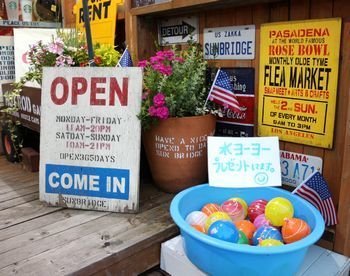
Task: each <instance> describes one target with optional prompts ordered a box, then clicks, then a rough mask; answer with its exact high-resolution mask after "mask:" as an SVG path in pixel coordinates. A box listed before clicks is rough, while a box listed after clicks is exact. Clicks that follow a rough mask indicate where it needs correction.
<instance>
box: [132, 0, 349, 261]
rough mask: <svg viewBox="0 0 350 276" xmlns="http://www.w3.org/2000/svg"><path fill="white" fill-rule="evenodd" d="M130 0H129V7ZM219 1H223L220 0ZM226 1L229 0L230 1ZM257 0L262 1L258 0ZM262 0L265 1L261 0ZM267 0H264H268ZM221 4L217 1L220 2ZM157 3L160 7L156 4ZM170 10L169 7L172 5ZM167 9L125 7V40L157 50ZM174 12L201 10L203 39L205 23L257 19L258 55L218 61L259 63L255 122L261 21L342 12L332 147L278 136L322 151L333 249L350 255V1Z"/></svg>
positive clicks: (291, 146)
mask: <svg viewBox="0 0 350 276" xmlns="http://www.w3.org/2000/svg"><path fill="white" fill-rule="evenodd" d="M128 2H130V1H126V5H127V6H126V10H129V9H130V7H129V6H128V5H130V3H128ZM219 2H220V1H219ZM221 2H225V1H221ZM226 2H228V1H226ZM256 2H259V1H256ZM261 2H263V1H261ZM264 2H266V1H264ZM217 6H219V4H218V5H217ZM155 9H156V8H155ZM168 13H169V11H168ZM165 15H166V16H168V14H165V13H164V12H162V13H154V14H153V15H140V13H137V12H135V13H134V14H133V11H132V10H131V14H130V13H128V12H127V13H126V34H127V41H128V44H129V46H130V49H131V52H132V54H133V56H134V57H136V59H137V58H139V59H144V58H148V57H149V56H150V55H152V54H153V53H154V50H155V48H154V41H155V40H156V38H157V28H156V20H157V19H158V18H162V17H164V16H165ZM170 15H198V16H199V18H200V21H199V22H200V23H199V24H200V42H201V43H202V42H203V34H202V31H203V28H209V27H223V26H234V25H246V24H254V25H255V27H256V58H255V59H254V60H252V61H247V60H243V61H242V60H218V61H216V63H215V66H216V67H219V66H220V67H254V68H255V93H256V97H255V98H256V103H255V107H256V110H255V122H257V113H258V112H257V106H258V104H257V100H258V94H257V93H258V91H259V90H258V78H259V45H260V25H261V24H262V23H267V22H278V21H292V20H303V19H317V18H330V17H341V18H342V38H341V52H340V63H339V79H338V96H337V106H336V119H335V131H334V146H333V149H331V150H328V149H323V148H317V147H312V146H306V145H301V144H295V143H290V142H280V148H281V149H284V150H287V151H292V152H298V153H304V154H307V155H313V156H319V157H321V158H322V159H323V175H324V177H325V178H326V180H327V181H328V183H329V186H330V190H331V193H332V196H333V200H334V202H335V205H336V208H337V210H338V218H339V224H338V225H337V227H334V228H332V229H331V231H332V230H333V231H334V232H335V242H334V250H335V251H337V252H340V253H342V254H345V255H348V256H350V158H349V154H350V139H349V138H350V112H349V111H348V110H349V104H350V97H349V92H350V1H348V0H289V1H279V2H273V3H261V4H254V5H248V6H225V7H224V8H217V7H215V6H213V5H211V6H210V8H209V7H207V8H206V7H205V6H204V7H201V10H200V11H199V10H193V11H192V12H191V10H187V11H184V10H179V11H178V12H177V11H170Z"/></svg>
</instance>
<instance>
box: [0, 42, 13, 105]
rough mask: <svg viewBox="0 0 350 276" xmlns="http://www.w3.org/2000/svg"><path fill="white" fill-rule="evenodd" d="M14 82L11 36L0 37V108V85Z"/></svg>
mask: <svg viewBox="0 0 350 276" xmlns="http://www.w3.org/2000/svg"><path fill="white" fill-rule="evenodd" d="M14 80H15V59H14V50H13V36H0V107H1V106H2V105H3V92H2V84H3V83H9V82H13V81H14Z"/></svg>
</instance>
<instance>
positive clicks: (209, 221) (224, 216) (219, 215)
mask: <svg viewBox="0 0 350 276" xmlns="http://www.w3.org/2000/svg"><path fill="white" fill-rule="evenodd" d="M217 220H229V221H232V219H231V218H230V216H229V215H228V214H227V213H225V212H215V213H212V214H211V215H210V216H209V217H208V218H207V220H206V221H205V226H204V227H205V232H206V233H208V229H209V227H210V225H211V224H212V223H213V222H215V221H217Z"/></svg>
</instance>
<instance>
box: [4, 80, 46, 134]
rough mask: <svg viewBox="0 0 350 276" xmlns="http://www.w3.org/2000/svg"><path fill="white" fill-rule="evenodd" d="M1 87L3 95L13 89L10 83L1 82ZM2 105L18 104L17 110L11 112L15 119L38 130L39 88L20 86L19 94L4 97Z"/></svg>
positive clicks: (39, 110) (11, 105)
mask: <svg viewBox="0 0 350 276" xmlns="http://www.w3.org/2000/svg"><path fill="white" fill-rule="evenodd" d="M2 89H3V92H4V95H6V93H9V92H11V91H12V90H13V86H12V84H10V83H7V84H3V85H2ZM4 99H5V100H4V105H5V106H6V107H13V106H14V105H15V104H17V106H18V111H15V112H13V113H12V116H13V117H14V119H15V120H19V121H20V122H21V125H22V126H24V127H27V128H29V129H31V130H34V131H36V132H39V131H40V112H41V90H40V89H39V88H34V87H26V86H24V87H23V88H22V91H21V93H20V95H19V96H17V97H16V98H13V99H12V100H10V99H9V98H6V97H5V98H4Z"/></svg>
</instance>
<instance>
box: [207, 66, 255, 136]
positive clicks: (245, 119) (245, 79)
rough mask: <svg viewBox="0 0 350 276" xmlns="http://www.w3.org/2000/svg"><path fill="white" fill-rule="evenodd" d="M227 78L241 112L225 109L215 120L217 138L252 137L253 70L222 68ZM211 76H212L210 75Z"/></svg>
mask: <svg viewBox="0 0 350 276" xmlns="http://www.w3.org/2000/svg"><path fill="white" fill-rule="evenodd" d="M222 70H224V71H225V72H226V73H227V74H228V75H229V76H230V80H231V83H232V86H233V90H234V93H235V95H236V97H237V100H238V103H239V105H240V106H241V107H242V109H241V112H234V111H232V110H230V109H226V110H225V112H224V113H223V115H224V116H223V117H222V118H218V119H217V124H216V135H217V136H236V137H253V136H254V102H255V95H254V68H238V67H237V68H222ZM212 75H213V74H212ZM214 76H215V74H214Z"/></svg>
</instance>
